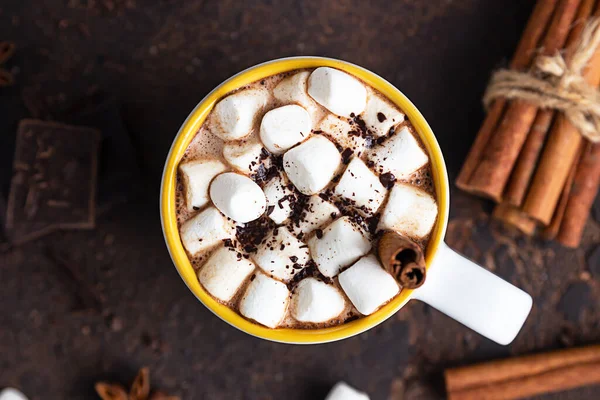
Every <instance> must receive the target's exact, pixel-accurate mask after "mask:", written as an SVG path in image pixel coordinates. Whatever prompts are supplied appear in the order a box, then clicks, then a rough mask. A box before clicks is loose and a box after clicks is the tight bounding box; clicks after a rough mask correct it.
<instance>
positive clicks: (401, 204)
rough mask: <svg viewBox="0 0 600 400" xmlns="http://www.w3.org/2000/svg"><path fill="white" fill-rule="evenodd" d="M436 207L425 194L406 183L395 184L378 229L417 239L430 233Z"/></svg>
mask: <svg viewBox="0 0 600 400" xmlns="http://www.w3.org/2000/svg"><path fill="white" fill-rule="evenodd" d="M437 213H438V207H437V203H436V201H435V199H434V198H433V197H432V196H431V195H430V194H429V193H427V192H425V191H423V190H421V189H419V188H417V187H415V186H412V185H410V184H407V183H396V184H395V185H394V187H393V188H392V190H391V191H390V196H389V198H388V202H387V204H386V206H385V208H384V209H383V213H382V214H381V219H380V220H379V229H388V230H392V231H396V232H398V233H401V234H403V235H405V236H408V237H411V238H415V239H419V238H422V237H425V236H427V235H428V234H429V232H431V229H432V228H433V225H434V224H435V221H436V218H437Z"/></svg>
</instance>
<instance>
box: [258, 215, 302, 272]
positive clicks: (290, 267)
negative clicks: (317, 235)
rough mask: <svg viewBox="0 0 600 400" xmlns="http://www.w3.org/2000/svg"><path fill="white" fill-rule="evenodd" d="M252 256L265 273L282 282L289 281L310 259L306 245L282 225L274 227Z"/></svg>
mask: <svg viewBox="0 0 600 400" xmlns="http://www.w3.org/2000/svg"><path fill="white" fill-rule="evenodd" d="M252 258H253V259H254V262H255V263H256V264H258V266H259V267H260V268H261V269H262V270H263V271H264V272H265V273H266V274H267V275H270V276H272V277H275V278H277V279H280V280H282V281H284V282H289V280H290V279H292V278H293V277H294V275H295V274H297V273H298V272H300V271H301V270H302V269H303V268H304V267H305V266H306V263H307V262H308V260H310V256H309V254H308V248H307V246H306V245H305V244H304V243H303V242H301V241H300V240H298V239H297V238H296V237H295V236H294V235H292V234H291V233H290V231H289V230H288V229H287V228H285V227H283V226H282V227H279V228H275V229H274V231H273V233H272V234H271V235H269V236H268V237H267V239H266V241H263V243H261V244H260V245H259V246H258V251H257V252H256V254H254V255H253V256H252Z"/></svg>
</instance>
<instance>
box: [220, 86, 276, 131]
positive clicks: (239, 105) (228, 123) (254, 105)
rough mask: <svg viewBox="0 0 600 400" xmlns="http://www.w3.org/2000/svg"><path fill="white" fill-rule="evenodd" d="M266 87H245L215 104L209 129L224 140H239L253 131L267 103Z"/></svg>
mask: <svg viewBox="0 0 600 400" xmlns="http://www.w3.org/2000/svg"><path fill="white" fill-rule="evenodd" d="M268 99H269V92H268V91H267V90H266V89H244V90H241V91H239V92H236V93H234V94H230V95H229V96H227V97H225V98H224V99H223V100H221V101H219V102H218V103H217V105H216V106H215V108H214V110H213V112H212V116H211V120H210V121H209V130H210V131H211V132H212V133H214V134H215V135H217V136H218V137H220V138H221V139H223V140H238V139H241V138H243V137H245V136H248V135H249V134H250V132H252V128H253V125H254V121H255V119H256V116H257V115H258V113H259V112H260V111H261V110H262V109H263V108H264V107H265V106H266V105H267V100H268Z"/></svg>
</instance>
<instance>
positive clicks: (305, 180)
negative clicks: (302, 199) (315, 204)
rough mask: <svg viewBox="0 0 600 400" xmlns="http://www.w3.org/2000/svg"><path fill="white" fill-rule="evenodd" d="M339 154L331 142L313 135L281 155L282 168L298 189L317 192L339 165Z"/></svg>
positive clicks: (331, 176)
mask: <svg viewBox="0 0 600 400" xmlns="http://www.w3.org/2000/svg"><path fill="white" fill-rule="evenodd" d="M340 162H341V156H340V153H339V151H338V150H337V148H336V147H335V145H334V144H333V143H331V142H330V141H329V140H327V139H326V138H324V137H323V136H313V137H311V138H310V139H308V140H307V141H305V142H304V143H302V144H300V145H298V146H296V147H294V148H293V149H291V150H288V151H287V152H286V153H285V154H284V155H283V169H284V170H285V172H286V174H287V176H288V178H289V179H290V181H292V183H293V184H294V186H296V188H298V190H299V191H300V192H302V193H304V194H307V195H310V194H315V193H319V192H320V191H321V190H323V189H324V188H325V186H327V185H328V184H329V182H330V181H331V178H333V176H334V175H335V173H336V171H337V169H338V168H339V166H340Z"/></svg>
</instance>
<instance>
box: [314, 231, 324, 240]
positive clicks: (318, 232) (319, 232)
mask: <svg viewBox="0 0 600 400" xmlns="http://www.w3.org/2000/svg"><path fill="white" fill-rule="evenodd" d="M315 235H317V239H321V238H322V237H323V230H322V229H317V230H315Z"/></svg>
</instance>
